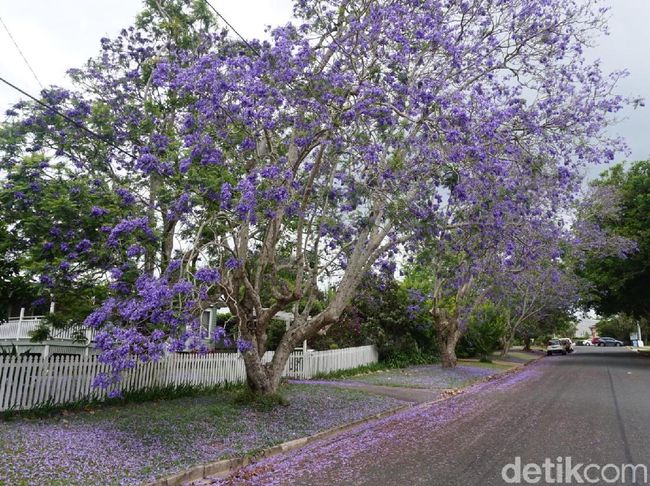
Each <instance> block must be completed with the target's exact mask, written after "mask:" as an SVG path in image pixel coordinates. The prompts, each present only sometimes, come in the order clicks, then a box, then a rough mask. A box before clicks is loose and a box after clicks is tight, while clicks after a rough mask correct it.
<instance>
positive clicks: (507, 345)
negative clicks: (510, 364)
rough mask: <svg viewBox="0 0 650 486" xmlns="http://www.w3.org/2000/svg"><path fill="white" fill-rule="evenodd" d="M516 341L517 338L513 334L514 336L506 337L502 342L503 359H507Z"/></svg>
mask: <svg viewBox="0 0 650 486" xmlns="http://www.w3.org/2000/svg"><path fill="white" fill-rule="evenodd" d="M514 339H515V336H514V334H512V335H510V336H508V337H506V338H505V339H504V340H503V341H502V346H503V348H502V349H501V355H500V357H501V358H505V357H506V356H507V354H508V352H509V351H510V348H511V347H512V341H513V340H514Z"/></svg>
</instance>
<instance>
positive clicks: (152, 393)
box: [0, 383, 246, 421]
mask: <svg viewBox="0 0 650 486" xmlns="http://www.w3.org/2000/svg"><path fill="white" fill-rule="evenodd" d="M245 388H246V387H245V385H243V384H240V383H235V384H229V383H225V384H223V385H216V386H191V385H170V386H166V387H150V388H145V389H142V390H136V391H132V392H125V393H124V394H123V396H122V397H121V398H108V399H106V400H93V399H90V400H78V401H76V402H68V403H65V404H55V403H53V402H52V401H47V402H44V403H41V404H39V405H37V406H36V407H34V408H32V409H30V410H15V409H9V410H4V411H2V412H0V420H3V421H11V420H15V419H17V418H28V419H44V418H48V417H56V416H59V415H65V414H69V413H79V412H88V411H95V410H100V409H103V408H107V407H116V406H118V407H119V406H123V405H128V404H133V403H145V402H152V401H157V400H173V399H176V398H184V397H196V396H201V395H206V394H211V393H218V392H220V391H226V390H234V391H242V390H245Z"/></svg>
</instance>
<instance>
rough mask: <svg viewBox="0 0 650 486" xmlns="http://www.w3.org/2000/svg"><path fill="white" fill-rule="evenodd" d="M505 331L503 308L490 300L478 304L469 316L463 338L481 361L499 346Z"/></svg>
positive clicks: (488, 360)
mask: <svg viewBox="0 0 650 486" xmlns="http://www.w3.org/2000/svg"><path fill="white" fill-rule="evenodd" d="M505 332H506V316H505V313H504V310H503V309H502V308H500V307H498V306H496V305H494V304H493V303H491V302H487V303H486V304H483V305H482V306H480V307H479V308H478V309H477V310H476V311H475V312H474V313H473V314H472V316H471V317H470V319H469V323H468V326H467V331H466V334H465V337H464V339H465V340H466V342H467V343H468V344H469V347H470V348H473V349H474V351H475V353H476V354H477V355H478V356H479V357H480V358H481V361H483V362H490V355H491V354H492V353H493V352H494V351H496V350H497V349H498V348H499V344H500V341H501V339H502V338H503V336H504V335H505Z"/></svg>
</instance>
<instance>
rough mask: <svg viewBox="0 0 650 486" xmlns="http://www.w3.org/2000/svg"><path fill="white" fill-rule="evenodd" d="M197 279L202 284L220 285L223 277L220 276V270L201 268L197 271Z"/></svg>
mask: <svg viewBox="0 0 650 486" xmlns="http://www.w3.org/2000/svg"><path fill="white" fill-rule="evenodd" d="M195 277H196V279H197V280H199V281H201V282H206V283H210V284H216V283H219V281H220V280H221V275H220V274H219V270H217V269H214V268H207V267H204V268H200V269H199V270H197V272H196V274H195Z"/></svg>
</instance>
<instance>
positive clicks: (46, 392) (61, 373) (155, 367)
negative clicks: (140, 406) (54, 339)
mask: <svg viewBox="0 0 650 486" xmlns="http://www.w3.org/2000/svg"><path fill="white" fill-rule="evenodd" d="M272 357H273V353H272V352H268V353H266V354H265V355H264V360H265V361H270V360H271V359H272ZM377 359H378V356H377V350H376V349H375V347H374V346H361V347H357V348H345V349H337V350H331V351H308V352H307V353H304V354H303V352H302V351H300V352H294V353H292V354H291V356H290V357H289V361H288V362H287V365H286V367H285V370H284V375H285V376H287V377H291V378H301V379H308V378H312V377H313V376H315V375H317V374H319V373H329V372H332V371H338V370H344V369H351V368H356V367H359V366H363V365H367V364H371V363H376V362H377ZM108 372H110V369H109V366H108V365H106V364H103V363H100V362H99V361H98V360H97V356H54V357H50V358H49V359H48V358H40V357H37V356H29V357H28V356H25V357H20V356H18V357H15V356H11V357H9V356H5V357H2V356H0V411H2V410H8V409H15V410H27V409H30V408H33V407H35V406H37V405H39V404H43V403H48V402H49V403H53V404H64V403H70V402H75V401H79V400H83V399H97V400H102V399H104V398H106V390H102V389H100V388H97V387H94V386H93V380H94V379H95V377H96V376H97V375H98V374H100V373H108ZM245 380H246V370H245V368H244V360H243V359H242V357H241V355H239V354H237V353H213V354H207V355H196V354H172V355H169V356H166V357H165V358H164V359H161V360H159V361H153V362H149V363H142V364H139V365H138V366H136V367H135V368H134V369H132V370H130V371H128V372H127V373H125V375H124V377H123V380H122V382H121V383H120V388H121V389H122V390H123V391H134V390H142V389H146V388H151V387H164V386H170V385H195V386H211V385H218V384H223V383H241V382H243V381H245Z"/></svg>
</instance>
